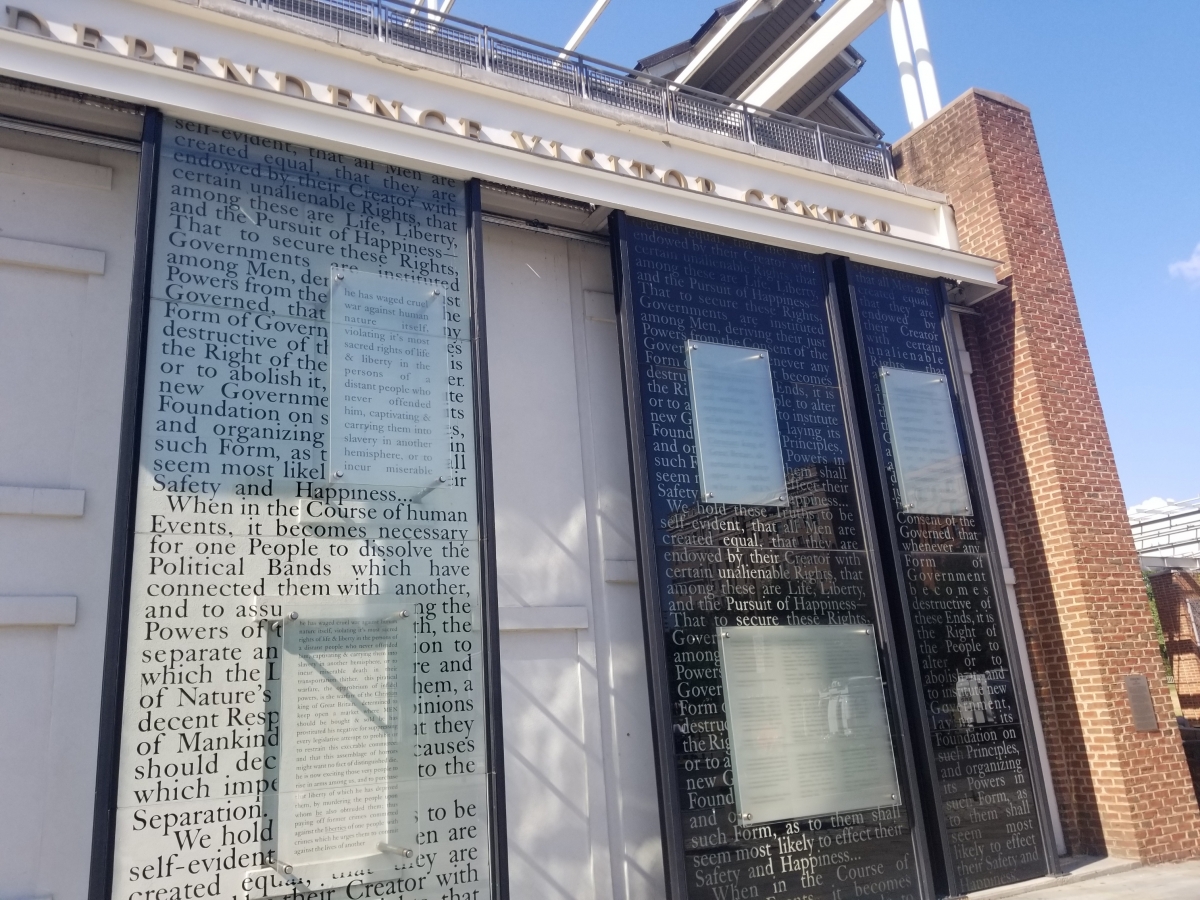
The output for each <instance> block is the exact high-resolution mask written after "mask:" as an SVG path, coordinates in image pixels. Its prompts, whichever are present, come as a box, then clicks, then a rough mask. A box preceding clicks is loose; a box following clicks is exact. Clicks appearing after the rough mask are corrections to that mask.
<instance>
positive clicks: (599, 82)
mask: <svg viewBox="0 0 1200 900" xmlns="http://www.w3.org/2000/svg"><path fill="white" fill-rule="evenodd" d="M240 2H242V3H245V4H247V5H248V6H256V7H260V8H263V9H269V10H273V11H275V12H279V13H283V14H285V15H289V16H295V17H296V18H300V19H305V20H307V21H310V22H319V23H320V24H322V25H328V26H330V27H331V28H337V29H340V30H342V31H348V32H352V33H354V34H358V35H364V36H367V37H375V38H377V39H378V40H380V41H383V42H385V43H388V44H395V45H396V46H398V47H405V48H407V49H409V50H416V51H419V52H421V53H428V54H430V55H432V56H437V57H441V58H442V59H449V60H453V61H454V62H457V63H460V64H462V65H465V66H472V67H474V68H478V69H486V70H488V71H492V72H499V73H501V74H504V75H509V76H511V77H513V78H519V79H520V80H521V81H527V82H530V83H531V84H537V85H541V86H543V87H547V88H551V89H553V90H556V91H560V92H562V93H564V94H571V95H573V96H578V97H586V98H588V99H589V100H593V101H595V102H596V103H602V104H604V105H605V106H611V107H613V108H614V109H623V110H628V111H629V112H634V113H638V114H640V115H643V116H650V117H653V118H657V119H664V120H669V121H672V122H677V123H678V124H680V125H686V126H689V127H691V128H696V129H699V130H701V131H707V132H709V133H711V134H719V135H722V136H724V137H727V138H733V139H734V140H739V141H745V142H746V143H749V144H756V145H758V146H760V147H769V148H771V149H773V150H779V151H781V152H783V153H788V154H791V155H793V156H800V157H803V158H805V159H815V160H821V161H824V162H828V163H831V164H833V165H835V166H840V167H841V168H844V169H852V170H854V171H855V172H865V173H867V174H869V175H876V176H878V177H880V178H894V177H895V174H894V172H893V170H892V154H891V148H890V146H889V145H888V144H887V143H885V142H884V141H879V140H873V139H871V138H865V137H862V136H860V135H856V134H851V133H850V132H846V131H839V130H837V129H832V128H827V127H826V126H824V125H820V124H818V123H816V122H809V121H807V120H805V119H800V118H797V117H796V116H789V115H786V114H784V113H779V112H774V111H771V110H760V109H754V108H752V107H748V106H746V104H744V103H742V102H741V101H739V100H735V99H733V98H731V97H722V96H721V95H719V94H710V93H708V92H707V91H701V90H698V89H696V88H692V87H688V86H686V85H680V84H675V83H674V82H671V81H667V80H666V79H663V78H659V77H657V76H655V75H650V74H649V73H646V72H638V71H635V70H633V69H627V68H625V67H623V66H617V65H613V64H611V63H606V62H602V61H600V60H598V59H592V58H591V57H588V56H583V55H582V54H579V53H574V52H567V51H565V50H559V49H557V48H555V47H551V46H550V45H548V44H542V43H540V42H538V41H533V40H529V39H528V38H523V37H519V36H518V35H514V34H509V33H508V32H504V31H498V30H496V29H494V28H488V27H487V26H485V25H478V24H476V23H474V22H469V21H467V20H466V19H459V18H456V17H454V16H443V15H439V14H437V13H434V12H433V11H432V10H430V9H428V8H424V7H420V8H418V7H416V6H413V5H411V4H409V3H405V2H401V0H240Z"/></svg>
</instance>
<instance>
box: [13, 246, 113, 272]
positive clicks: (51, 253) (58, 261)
mask: <svg viewBox="0 0 1200 900" xmlns="http://www.w3.org/2000/svg"><path fill="white" fill-rule="evenodd" d="M0 263H8V264H9V265H13V266H28V267H30V268H33V269H50V270H51V271H53V272H70V273H71V274H73V275H103V274H104V251H103V250H86V249H84V248H83V247H64V246H61V245H60V244H46V243H43V242H42V241H21V240H17V239H16V238H8V237H0Z"/></svg>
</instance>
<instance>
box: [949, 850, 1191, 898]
mask: <svg viewBox="0 0 1200 900" xmlns="http://www.w3.org/2000/svg"><path fill="white" fill-rule="evenodd" d="M1063 862H1064V863H1065V865H1064V867H1063V868H1064V872H1065V874H1064V875H1063V876H1060V877H1058V878H1039V879H1037V880H1036V881H1030V882H1025V883H1024V884H1014V885H1008V886H1007V887H1002V888H993V889H992V890H988V891H978V892H976V893H974V894H971V895H970V900H1004V898H1006V897H1019V898H1020V900H1200V860H1189V861H1187V862H1182V863H1165V864H1163V865H1160V866H1141V865H1139V864H1138V863H1136V862H1131V861H1129V860H1123V859H1096V860H1086V859H1079V860H1072V861H1067V860H1063Z"/></svg>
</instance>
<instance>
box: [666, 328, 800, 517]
mask: <svg viewBox="0 0 1200 900" xmlns="http://www.w3.org/2000/svg"><path fill="white" fill-rule="evenodd" d="M687 363H688V378H689V382H690V385H691V390H692V409H693V418H694V420H695V421H694V426H695V435H696V454H697V456H698V457H699V463H700V491H701V494H702V498H703V500H704V501H705V502H707V503H741V504H746V505H751V506H787V502H788V499H787V484H786V479H785V475H784V470H783V453H782V451H781V450H780V447H779V420H778V418H777V416H776V414H775V392H774V389H773V387H772V384H771V361H770V358H769V356H768V353H767V351H766V350H757V349H754V348H752V347H738V346H736V345H733V344H712V343H708V342H707V341H688V342H687Z"/></svg>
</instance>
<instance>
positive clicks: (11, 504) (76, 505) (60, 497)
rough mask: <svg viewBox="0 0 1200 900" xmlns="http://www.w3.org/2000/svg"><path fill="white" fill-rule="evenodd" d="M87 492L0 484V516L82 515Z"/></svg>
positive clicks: (74, 516)
mask: <svg viewBox="0 0 1200 900" xmlns="http://www.w3.org/2000/svg"><path fill="white" fill-rule="evenodd" d="M86 494H87V492H86V491H83V490H79V489H77V488H32V487H18V486H16V485H11V484H0V515H9V516H65V517H68V518H79V517H80V516H82V515H83V502H84V498H85V496H86Z"/></svg>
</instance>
